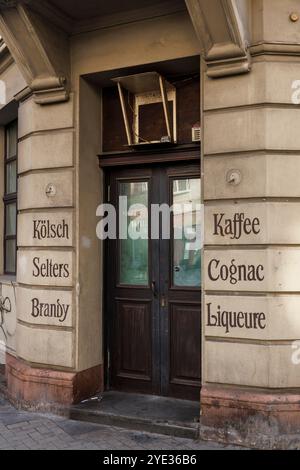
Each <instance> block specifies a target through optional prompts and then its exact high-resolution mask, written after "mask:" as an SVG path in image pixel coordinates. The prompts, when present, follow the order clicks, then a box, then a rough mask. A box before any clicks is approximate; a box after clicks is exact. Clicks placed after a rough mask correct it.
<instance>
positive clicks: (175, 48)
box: [71, 12, 200, 81]
mask: <svg viewBox="0 0 300 470" xmlns="http://www.w3.org/2000/svg"><path fill="white" fill-rule="evenodd" d="M199 49H200V47H199V43H198V41H197V39H196V35H195V33H194V30H193V27H192V23H191V20H190V18H189V15H188V13H187V12H179V13H173V14H170V15H167V16H164V17H159V18H153V19H149V20H144V21H141V22H136V23H129V24H125V25H120V26H114V27H111V28H108V29H101V30H97V31H92V32H90V33H85V34H78V35H76V36H74V37H72V38H71V67H72V75H73V79H74V78H75V81H76V77H77V76H78V75H82V74H88V73H94V72H102V71H105V70H115V69H118V68H122V67H131V66H135V65H140V64H147V63H152V62H158V61H163V60H171V59H177V58H181V57H188V56H193V55H197V54H199Z"/></svg>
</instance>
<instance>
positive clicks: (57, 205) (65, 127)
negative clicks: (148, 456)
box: [7, 93, 103, 408]
mask: <svg viewBox="0 0 300 470" xmlns="http://www.w3.org/2000/svg"><path fill="white" fill-rule="evenodd" d="M75 96H76V95H74V94H73V93H72V94H71V96H70V100H69V101H67V102H64V103H59V104H52V105H51V106H47V105H44V106H41V105H39V104H37V103H36V102H35V100H34V97H33V96H31V97H30V98H28V99H27V100H25V101H23V102H22V103H21V104H20V107H19V145H18V176H19V178H18V267H17V283H18V285H17V333H16V357H13V356H11V355H7V382H8V393H9V396H10V398H11V399H12V400H13V401H16V402H19V403H21V404H22V405H24V406H33V407H35V408H39V407H49V406H52V405H53V404H55V405H70V404H72V403H77V402H79V401H81V400H82V399H84V398H88V397H90V396H92V395H94V394H95V393H98V392H99V391H101V390H102V388H103V366H102V358H101V351H100V346H99V347H98V348H97V347H94V350H93V355H92V354H90V355H89V354H87V353H86V354H84V351H83V349H84V347H85V350H86V349H87V347H86V346H84V341H83V338H85V345H86V343H87V342H90V339H89V337H88V336H86V335H85V333H86V332H87V331H88V329H87V327H86V323H88V324H89V323H90V324H91V328H94V331H97V329H96V328H95V323H96V321H98V323H100V306H99V305H95V303H94V307H95V309H98V310H97V318H96V319H95V317H96V315H94V317H93V318H94V319H91V318H89V315H90V310H89V308H87V306H85V308H82V310H81V309H80V299H81V292H80V291H81V290H83V291H85V292H86V291H88V286H86V285H84V282H82V285H81V286H80V277H79V267H78V256H79V254H78V253H79V250H78V233H79V230H78V227H79V226H80V225H79V222H78V220H79V218H80V204H81V202H80V197H79V196H78V179H79V178H78V175H79V165H78V161H77V154H76V149H75V142H76V139H75V136H76V131H77V129H76V128H75V106H74V101H75ZM95 160H96V158H95ZM94 230H95V226H94ZM95 263H97V259H95ZM99 269H100V262H99ZM93 321H94V323H93ZM99 336H100V335H99ZM100 341H101V340H100V337H99V338H98V342H99V345H100Z"/></svg>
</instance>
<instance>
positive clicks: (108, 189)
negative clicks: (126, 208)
mask: <svg viewBox="0 0 300 470" xmlns="http://www.w3.org/2000/svg"><path fill="white" fill-rule="evenodd" d="M107 202H110V185H109V186H107Z"/></svg>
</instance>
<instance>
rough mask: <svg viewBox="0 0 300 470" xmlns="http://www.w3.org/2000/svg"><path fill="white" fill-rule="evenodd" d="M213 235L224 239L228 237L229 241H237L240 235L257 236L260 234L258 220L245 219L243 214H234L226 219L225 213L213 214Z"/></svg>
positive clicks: (255, 218)
mask: <svg viewBox="0 0 300 470" xmlns="http://www.w3.org/2000/svg"><path fill="white" fill-rule="evenodd" d="M213 217H214V231H213V234H214V235H219V236H221V237H225V236H226V235H228V236H229V237H230V239H231V240H239V239H240V238H241V236H242V235H251V234H253V235H258V234H259V233H260V220H259V218H258V217H254V218H253V219H251V218H249V217H245V214H244V213H241V212H236V213H235V214H234V216H233V217H231V218H226V217H225V213H217V214H213Z"/></svg>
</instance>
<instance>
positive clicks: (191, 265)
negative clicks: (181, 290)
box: [173, 178, 201, 287]
mask: <svg viewBox="0 0 300 470" xmlns="http://www.w3.org/2000/svg"><path fill="white" fill-rule="evenodd" d="M200 190H201V186H200V178H189V179H180V180H179V179H178V180H174V181H173V205H174V215H173V233H174V240H173V285H175V286H186V287H200V283H201V240H200V202H201V198H200Z"/></svg>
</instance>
